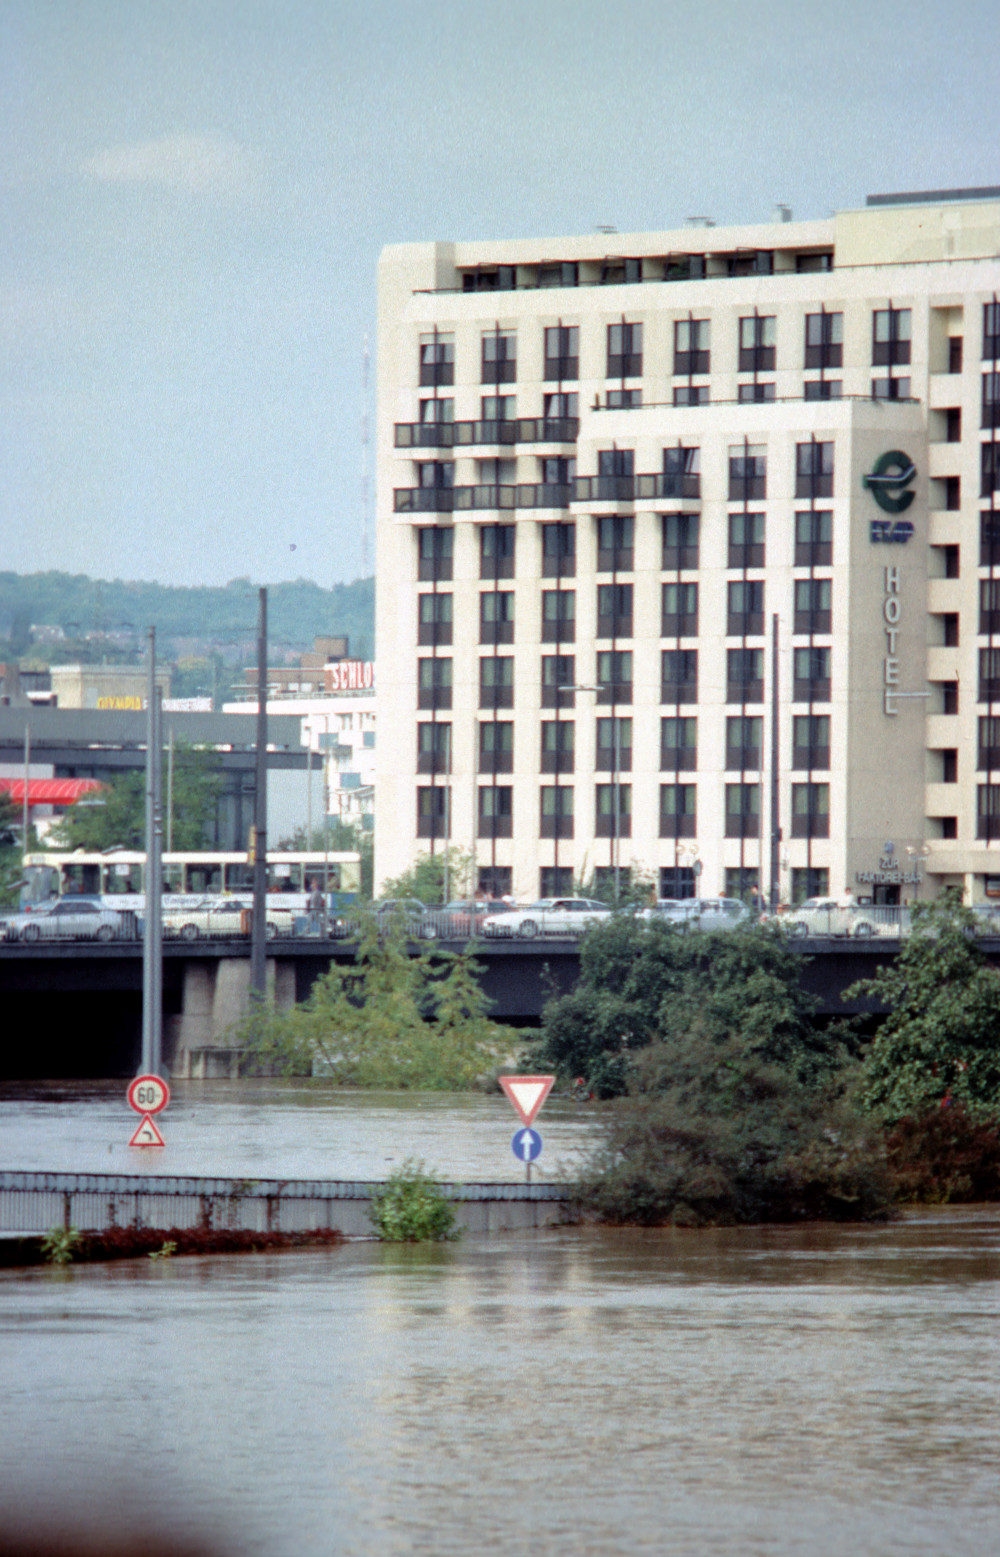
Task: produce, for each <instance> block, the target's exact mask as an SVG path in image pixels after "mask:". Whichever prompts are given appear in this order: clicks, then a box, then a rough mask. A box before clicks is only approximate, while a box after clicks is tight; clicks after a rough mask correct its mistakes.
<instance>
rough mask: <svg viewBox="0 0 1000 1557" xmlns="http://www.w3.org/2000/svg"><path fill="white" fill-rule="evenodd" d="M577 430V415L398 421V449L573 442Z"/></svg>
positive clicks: (578, 427)
mask: <svg viewBox="0 0 1000 1557" xmlns="http://www.w3.org/2000/svg"><path fill="white" fill-rule="evenodd" d="M579 431H580V419H579V417H576V416H564V417H556V418H546V417H541V416H521V417H512V418H511V420H510V421H487V422H482V421H480V422H397V423H396V432H395V437H396V448H397V449H462V448H482V447H484V446H486V447H497V446H504V447H508V446H510V445H511V444H516V443H575V442H576V439H577V436H578V434H579Z"/></svg>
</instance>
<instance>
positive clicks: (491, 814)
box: [478, 784, 514, 838]
mask: <svg viewBox="0 0 1000 1557" xmlns="http://www.w3.org/2000/svg"><path fill="white" fill-rule="evenodd" d="M513 824H514V791H513V789H512V788H511V786H510V785H509V784H481V785H480V787H479V823H478V829H479V837H480V838H510V837H512V835H513V831H514V825H513Z"/></svg>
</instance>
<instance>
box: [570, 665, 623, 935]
mask: <svg viewBox="0 0 1000 1557" xmlns="http://www.w3.org/2000/svg"><path fill="white" fill-rule="evenodd" d="M603 690H604V688H603V687H601V686H596V685H592V684H590V683H588V682H578V683H573V684H569V683H567V684H566V685H564V686H557V687H556V691H557V692H594V693H600V692H603ZM611 709H612V712H611V828H612V836H611V871H612V879H613V881H614V884H615V906H616V907H617V906H618V901H619V875H620V866H619V842H618V838H619V831H620V828H621V786H620V783H619V773H620V771H621V726H620V724H619V721H618V716H617V715H616V714H615V712H614V704H613V703H612V705H611Z"/></svg>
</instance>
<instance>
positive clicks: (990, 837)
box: [976, 784, 1000, 843]
mask: <svg viewBox="0 0 1000 1557" xmlns="http://www.w3.org/2000/svg"><path fill="white" fill-rule="evenodd" d="M976 813H977V815H976V837H977V838H982V839H984V840H985V841H986V842H987V843H995V842H996V841H997V839H1000V784H980V785H978V787H977V789H976Z"/></svg>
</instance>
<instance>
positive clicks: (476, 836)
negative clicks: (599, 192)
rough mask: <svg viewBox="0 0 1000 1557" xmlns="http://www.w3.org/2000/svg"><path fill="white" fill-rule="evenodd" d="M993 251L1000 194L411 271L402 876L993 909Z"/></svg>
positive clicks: (397, 553) (403, 421)
mask: <svg viewBox="0 0 1000 1557" xmlns="http://www.w3.org/2000/svg"><path fill="white" fill-rule="evenodd" d="M998 255H1000V202H998V201H997V200H995V199H962V200H954V201H949V200H941V201H939V202H938V203H930V204H928V203H927V202H921V201H913V202H912V203H908V204H905V203H904V204H896V205H885V206H877V207H869V208H866V209H864V210H860V211H852V212H846V213H843V214H840V215H838V216H836V217H834V218H832V219H831V220H829V221H823V222H802V223H796V222H791V221H789V222H776V223H774V224H770V225H767V226H759V227H752V228H718V227H700V226H699V227H690V226H689V227H686V228H683V229H680V230H677V231H674V232H667V233H658V234H641V235H635V234H631V235H609V234H591V235H588V236H584V237H580V238H576V239H573V238H560V239H555V240H548V239H546V240H539V241H534V240H532V241H519V242H516V243H515V242H503V243H476V244H465V243H463V244H444V243H442V244H414V245H405V246H400V247H396V248H391V249H388V250H386V251H385V252H384V254H383V256H382V261H381V266H380V291H379V298H380V302H379V309H380V312H379V409H378V432H377V440H378V442H377V447H378V469H377V481H378V486H377V504H378V551H377V608H376V609H377V643H378V683H377V686H378V691H377V697H378V723H379V782H378V791H377V796H376V879H377V880H382V879H384V878H385V877H387V876H391V875H395V874H397V873H398V872H399V871H401V870H403V869H404V868H405V867H406V866H407V865H408V864H409V863H411V862H412V860H413V859H414V857H415V856H416V855H417V854H418V853H420V852H422V851H430V850H433V849H439V848H441V847H443V845H444V843H445V839H446V837H447V838H448V839H450V842H451V843H452V844H453V845H454V846H456V847H458V848H460V849H463V850H470V849H471V850H473V851H474V853H475V856H476V861H477V866H478V872H479V877H480V881H481V884H482V885H483V886H484V887H489V886H492V887H493V888H494V889H496V890H505V891H511V892H513V894H514V895H515V896H517V897H519V898H531V897H534V896H537V895H548V894H549V893H554V892H559V893H562V892H566V891H568V890H570V883H571V881H576V880H579V879H583V878H588V877H589V876H590V875H591V874H592V872H594V871H595V870H597V871H600V872H610V873H612V874H613V873H614V872H615V871H616V870H617V872H618V873H619V877H620V875H621V873H622V872H623V871H625V870H640V871H642V872H644V873H645V874H646V875H648V876H649V877H650V878H652V880H653V882H654V884H655V886H656V889H657V891H658V892H659V893H660V894H661V895H669V896H672V895H679V894H684V893H685V892H688V891H690V890H692V889H693V887H694V883H695V880H696V879H697V880H698V881H699V890H700V891H701V892H702V893H722V892H730V893H733V892H740V893H745V892H746V891H748V890H749V889H751V888H752V887H757V888H759V889H761V890H762V891H763V892H764V893H765V894H767V893H768V892H769V891H770V890H771V887H772V885H774V886H775V887H776V888H777V894H778V896H780V898H781V899H783V900H787V899H789V898H790V897H791V896H792V895H793V894H795V895H799V896H802V895H805V894H806V893H807V892H827V891H829V892H832V893H835V894H836V893H840V892H843V891H845V890H851V891H853V892H855V893H856V894H857V895H858V896H859V897H862V898H864V897H869V896H871V895H873V894H874V895H875V896H876V898H878V899H880V900H887V901H900V900H901V901H904V902H905V901H910V900H912V898H913V897H914V895H915V893H916V892H917V891H918V890H919V889H920V884H921V882H926V885H924V886H923V892H924V895H925V896H927V895H931V894H932V893H933V892H934V891H935V890H937V889H939V888H940V886H941V885H942V884H944V883H956V884H962V885H963V886H964V887H965V888H966V891H967V895H968V896H969V897H970V898H971V899H973V900H978V899H980V898H982V897H983V896H984V895H985V894H986V893H987V892H990V891H992V890H993V888H994V887H996V888H997V890H998V891H1000V638H998V637H997V636H995V633H994V629H995V632H996V634H1000V576H998V574H997V573H996V571H995V568H1000V513H998V517H997V518H996V519H993V518H991V515H992V514H993V513H994V511H995V510H1000V503H998V492H1000V458H998V456H997V452H996V441H997V440H998V437H1000V435H998V432H997V429H996V428H995V427H993V426H992V425H989V424H990V423H992V422H994V421H998V420H1000V415H998V413H1000V362H998V360H997V359H998V357H1000V309H998V308H997V294H998V289H1000V258H998ZM557 331H559V332H562V333H561V334H557V333H556V332H557ZM890 381H891V382H890ZM820 396H822V397H823V398H819V397H820ZM894 452H895V453H898V454H900V455H901V456H903V457H904V458H903V459H902V461H901V462H900V461H897V462H896V464H889V465H888V466H887V467H886V468H885V469H884V470H882V471H881V474H882V475H883V477H886V478H888V481H887V483H886V484H883V485H882V486H881V487H879V486H878V482H877V479H876V482H875V483H874V484H873V485H872V486H869V485H866V478H867V477H869V476H872V475H875V476H876V478H877V476H878V475H879V473H880V472H879V471H878V470H877V466H878V462H879V461H880V460H881V459H882V458H883V456H886V455H888V454H891V453H894ZM909 463H912V466H913V467H914V473H913V474H912V475H908V471H907V466H908V464H909ZM896 476H900V477H902V478H903V479H902V480H900V481H899V482H898V483H897V484H896V485H894V486H893V485H891V483H892V481H893V478H894V477H896ZM876 488H878V490H879V491H881V492H882V494H883V495H884V497H885V498H886V500H887V501H888V503H889V504H890V507H891V505H892V503H893V501H894V500H895V501H897V502H899V503H901V504H906V503H907V499H908V498H909V502H908V506H905V507H902V506H900V508H899V510H898V511H897V512H891V511H887V509H886V508H885V507H883V506H880V505H879V503H878V502H877V501H876V496H875V490H876ZM910 494H912V497H910ZM556 527H561V528H559V529H557V528H556ZM991 535H993V536H995V540H991V539H990V536H991ZM560 547H562V550H560ZM994 558H995V559H996V561H995V564H994V560H993V559H994ZM994 578H996V581H997V582H996V585H995V590H994V586H993V585H992V583H991V581H992V580H993V579H994ZM556 595H558V596H560V598H559V599H558V600H555V599H554V598H553V597H554V596H556ZM569 597H571V598H569ZM557 624H559V625H557ZM775 636H776V641H777V654H776V657H775V654H774V642H775ZM994 645H996V655H995V659H996V663H995V664H993V663H991V651H992V650H993V648H994ZM616 657H617V658H616ZM484 662H489V663H484ZM495 662H500V663H495ZM775 677H776V678H777V699H776V705H777V711H778V712H777V732H776V733H777V752H778V761H777V771H776V774H775V770H774V764H773V763H772V755H771V753H772V734H773V732H774V725H773V715H772V709H773V707H774V704H775V699H774V697H773V695H772V693H773V689H774V686H775V680H774V678H775ZM559 686H562V687H567V686H573V687H575V688H576V689H577V690H576V691H574V692H567V691H563V692H561V693H560V692H557V690H556V689H557V687H559ZM991 697H992V698H993V701H990V699H991ZM556 705H559V706H556ZM992 720H995V721H996V723H991V721H992ZM741 721H742V723H741ZM554 726H555V727H557V728H555V729H553V727H554ZM428 727H431V728H428ZM486 727H494V728H492V729H489V728H486ZM501 727H502V728H501ZM558 727H562V728H558ZM570 730H571V733H569V732H570ZM775 782H776V786H777V796H778V820H779V829H780V838H779V839H778V843H777V848H776V850H772V836H771V811H770V807H771V796H772V790H773V786H774V784H775ZM554 790H559V791H560V793H559V794H557V795H553V794H552V793H551V792H552V791H554ZM562 791H568V792H569V793H568V794H563V793H561V792H562ZM554 833H558V834H560V836H552V834H554ZM775 856H776V858H777V879H776V880H775V881H773V882H772V858H774V857H775ZM994 875H995V876H996V878H997V879H996V880H994V879H993V878H994Z"/></svg>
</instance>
